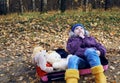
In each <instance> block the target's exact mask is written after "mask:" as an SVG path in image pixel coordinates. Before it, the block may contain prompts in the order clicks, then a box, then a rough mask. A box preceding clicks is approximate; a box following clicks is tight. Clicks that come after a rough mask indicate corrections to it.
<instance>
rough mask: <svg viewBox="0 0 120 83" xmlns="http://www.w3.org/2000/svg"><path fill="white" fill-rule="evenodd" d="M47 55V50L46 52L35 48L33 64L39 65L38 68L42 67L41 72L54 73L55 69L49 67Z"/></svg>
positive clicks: (40, 48)
mask: <svg viewBox="0 0 120 83" xmlns="http://www.w3.org/2000/svg"><path fill="white" fill-rule="evenodd" d="M45 55H46V50H44V49H43V48H42V47H35V48H34V50H33V55H32V63H34V64H37V66H38V67H40V68H41V70H43V71H45V72H47V73H50V72H53V67H48V66H47V61H46V58H45Z"/></svg>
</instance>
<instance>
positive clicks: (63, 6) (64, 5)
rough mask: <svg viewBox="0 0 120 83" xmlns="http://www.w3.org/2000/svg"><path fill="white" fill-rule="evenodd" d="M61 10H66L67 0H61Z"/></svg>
mask: <svg viewBox="0 0 120 83" xmlns="http://www.w3.org/2000/svg"><path fill="white" fill-rule="evenodd" d="M60 10H61V12H62V13H63V12H65V10H66V0H61V1H60Z"/></svg>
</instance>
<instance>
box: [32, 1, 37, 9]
mask: <svg viewBox="0 0 120 83" xmlns="http://www.w3.org/2000/svg"><path fill="white" fill-rule="evenodd" d="M32 6H33V11H35V9H36V5H35V0H32Z"/></svg>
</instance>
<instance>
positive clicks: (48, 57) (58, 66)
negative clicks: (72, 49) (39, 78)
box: [32, 47, 72, 73]
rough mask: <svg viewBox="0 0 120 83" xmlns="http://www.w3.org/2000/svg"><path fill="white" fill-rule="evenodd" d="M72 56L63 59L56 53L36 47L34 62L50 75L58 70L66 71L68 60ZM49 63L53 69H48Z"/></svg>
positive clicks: (33, 56)
mask: <svg viewBox="0 0 120 83" xmlns="http://www.w3.org/2000/svg"><path fill="white" fill-rule="evenodd" d="M71 56H72V55H68V57H67V58H64V59H63V58H61V56H60V55H59V54H58V53H57V52H56V51H48V52H46V50H44V49H43V48H42V47H35V48H34V50H33V55H32V62H33V63H35V64H37V66H39V67H40V68H41V70H43V71H45V72H47V73H50V72H54V71H56V70H57V71H60V70H65V69H66V68H67V64H68V59H69V58H70V57H71ZM47 62H49V63H50V64H52V67H47V66H46V64H47ZM54 69H55V70H54Z"/></svg>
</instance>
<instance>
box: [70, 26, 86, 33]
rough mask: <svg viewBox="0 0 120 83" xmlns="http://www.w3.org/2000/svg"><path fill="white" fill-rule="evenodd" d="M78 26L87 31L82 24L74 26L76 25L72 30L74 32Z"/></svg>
mask: <svg viewBox="0 0 120 83" xmlns="http://www.w3.org/2000/svg"><path fill="white" fill-rule="evenodd" d="M78 26H81V27H82V28H83V29H85V28H84V26H83V25H82V24H74V25H73V26H72V28H71V30H72V31H73V32H74V30H75V28H76V27H78Z"/></svg>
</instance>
